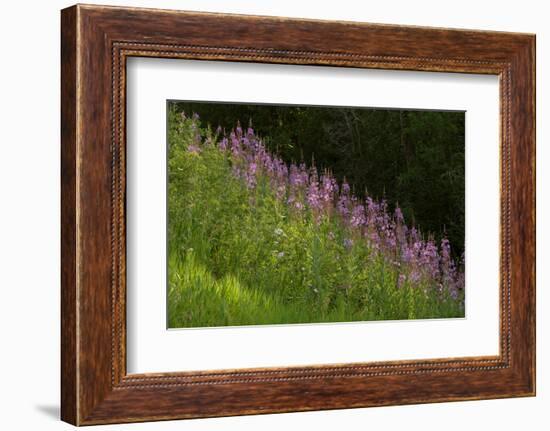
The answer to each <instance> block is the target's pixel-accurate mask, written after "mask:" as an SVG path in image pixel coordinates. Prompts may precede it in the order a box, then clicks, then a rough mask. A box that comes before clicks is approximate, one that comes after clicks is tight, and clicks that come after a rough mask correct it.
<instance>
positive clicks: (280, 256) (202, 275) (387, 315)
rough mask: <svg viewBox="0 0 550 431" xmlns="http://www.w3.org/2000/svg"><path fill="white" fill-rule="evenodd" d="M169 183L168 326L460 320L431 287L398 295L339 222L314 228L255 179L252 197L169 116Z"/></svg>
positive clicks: (214, 153)
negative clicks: (195, 146) (347, 241)
mask: <svg viewBox="0 0 550 431" xmlns="http://www.w3.org/2000/svg"><path fill="white" fill-rule="evenodd" d="M169 126H170V128H169V160H168V166H169V167H168V169H169V174H168V175H169V180H168V200H169V204H168V211H169V214H168V237H169V238H168V241H169V244H168V247H169V258H168V279H169V292H168V317H169V327H171V328H180V327H208V326H228V325H229V326H238V325H258V324H288V323H312V322H342V321H361V320H394V319H419V318H434V317H438V318H441V317H462V316H463V313H464V310H463V307H462V305H461V302H460V301H456V300H452V299H451V298H449V297H445V296H443V295H441V294H438V293H436V291H435V289H433V286H427V285H426V286H415V287H411V286H408V285H406V284H405V285H404V286H401V287H397V277H398V274H397V273H396V271H395V269H394V267H393V266H392V265H390V264H389V263H388V262H386V260H385V259H384V258H382V257H381V256H379V255H378V254H377V253H375V252H373V250H370V249H369V248H368V246H367V243H366V242H365V241H362V240H361V239H360V238H355V239H354V241H353V245H352V246H351V248H346V247H345V246H344V238H349V237H350V232H348V231H347V229H346V227H345V226H343V224H342V223H340V222H339V220H338V219H337V218H336V217H333V218H330V219H323V220H322V221H321V222H320V223H315V222H314V220H313V216H312V215H311V214H309V213H307V212H306V213H305V215H302V216H297V215H296V214H295V213H292V212H290V211H289V209H288V207H287V205H285V204H284V203H282V202H281V201H280V200H279V199H277V198H276V197H275V195H274V193H273V190H272V189H271V186H270V184H269V180H268V179H267V178H265V177H262V176H260V178H259V180H258V186H257V187H256V188H255V189H254V190H249V189H248V188H247V187H246V185H245V184H244V183H243V182H242V181H241V180H239V179H237V178H235V177H234V175H233V174H232V165H231V160H230V157H229V155H228V154H227V153H224V152H221V151H219V150H218V149H217V148H216V146H215V145H200V149H201V151H200V152H198V153H194V152H190V151H188V146H189V145H192V144H194V139H195V137H194V135H195V133H200V134H201V135H202V136H203V137H206V138H208V139H210V140H212V141H214V140H215V139H216V137H215V136H213V135H212V133H211V132H209V131H206V130H200V131H194V130H193V126H192V122H191V121H190V120H184V121H182V120H181V119H180V118H179V117H178V116H176V115H175V114H173V113H171V117H170V121H169Z"/></svg>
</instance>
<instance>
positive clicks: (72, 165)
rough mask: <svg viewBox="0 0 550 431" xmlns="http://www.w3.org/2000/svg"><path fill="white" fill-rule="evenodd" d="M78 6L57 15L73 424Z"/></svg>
mask: <svg viewBox="0 0 550 431" xmlns="http://www.w3.org/2000/svg"><path fill="white" fill-rule="evenodd" d="M78 18H79V17H78V6H72V7H70V8H66V9H63V10H62V11H61V316H62V318H61V420H63V421H65V422H68V423H70V424H73V425H78V423H79V422H80V421H79V408H78V407H79V406H78V404H79V403H78V398H79V395H78V394H79V390H78V389H79V388H78V385H79V379H78V325H77V320H78V295H77V288H78V284H77V280H78V275H77V271H78V269H77V216H78V208H77V205H78V185H77V177H78V173H77V157H78V155H77V147H78V145H77V139H78V124H77V123H78V93H79V89H78V61H79V60H78V39H79V37H78V31H79V25H78Z"/></svg>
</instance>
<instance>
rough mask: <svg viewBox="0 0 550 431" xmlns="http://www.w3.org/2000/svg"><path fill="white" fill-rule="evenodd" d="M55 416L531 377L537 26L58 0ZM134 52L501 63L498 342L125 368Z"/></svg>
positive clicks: (328, 404) (527, 383)
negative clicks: (435, 24) (462, 354)
mask: <svg viewBox="0 0 550 431" xmlns="http://www.w3.org/2000/svg"><path fill="white" fill-rule="evenodd" d="M61 38H62V43H61V45H62V104H61V105H62V154H61V158H62V340H63V341H62V418H63V420H65V421H67V422H70V423H73V424H76V425H87V424H99V423H112V422H136V421H144V420H161V419H175V418H188V417H207V416H221V415H238V414H254V413H272V412H286V411H305V410H317V409H336V408H351V407H365V406H378V405H389V404H411V403H421V402H440V401H448V400H468V399H480V398H502V397H510V396H528V395H534V392H535V172H534V168H535V142H534V139H535V138H534V127H535V125H534V119H535V112H534V97H535V87H534V85H535V76H534V70H535V37H534V36H533V35H525V34H512V33H499V32H481V31H469V30H448V29H433V28H423V27H402V26H389V25H375V24H363V23H351V22H331V21H313V20H296V19H286V18H273V17H252V16H242V15H220V14H205V13H189V12H177V11H162V10H150V9H149V10H148V9H131V8H117V7H101V6H80V5H78V6H74V7H72V8H68V9H65V10H63V11H62V32H61ZM129 56H148V57H165V58H187V59H199V60H205V61H209V60H218V61H244V62H263V63H284V64H306V65H308V64H309V65H332V66H345V67H360V68H380V69H402V70H427V71H445V72H464V73H484V74H495V75H498V76H499V77H500V89H501V91H500V105H501V143H500V145H501V220H500V225H501V264H500V273H501V281H500V300H501V301H500V316H501V326H500V336H501V342H500V354H499V355H498V356H496V357H483V358H479V357H467V358H442V359H432V360H422V361H401V362H395V361H394V362H381V363H363V364H331V365H326V366H304V367H293V368H265V369H246V370H242V369H239V370H222V371H211V370H205V371H202V372H180V373H156V374H140V375H127V374H126V365H125V364H126V349H125V344H126V342H125V336H126V327H125V307H126V304H125V297H126V266H125V265H126V261H125V193H126V184H125V181H126V173H125V154H126V139H125V129H126V127H125V124H126V123H125V121H126V120H125V116H126V112H125V100H126V70H125V67H126V59H127V58H128V57H129Z"/></svg>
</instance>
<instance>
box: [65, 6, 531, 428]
mask: <svg viewBox="0 0 550 431" xmlns="http://www.w3.org/2000/svg"><path fill="white" fill-rule="evenodd" d="M61 18H62V19H61V53H62V55H61V57H62V64H61V73H62V76H61V80H62V81H61V82H62V94H61V118H62V137H61V138H62V148H61V165H62V175H61V176H62V178H61V191H62V196H61V204H62V238H61V243H62V247H61V251H62V286H61V291H62V325H61V332H62V334H61V335H62V337H61V338H62V345H61V352H62V363H61V366H62V373H61V374H62V381H61V397H62V399H61V415H62V419H63V420H64V421H67V422H69V423H72V424H74V425H92V424H105V423H119V422H138V421H153V420H166V419H179V418H197V417H212V416H230V415H242V414H258V413H274V412H289V411H307V410H321V409H341V408H353V407H369V406H382V405H395V404H413V403H430V402H442V401H456V400H475V399H490V398H503V397H517V396H533V395H534V394H535V108H534V106H535V105H534V101H535V36H534V35H530V34H517V33H504V32H488V31H473V30H451V29H440V28H423V27H403V26H392V25H380V24H367V23H355V22H332V21H315V20H299V19H289V18H278V17H256V16H244V15H222V14H213V13H198V12H180V11H168V10H154V9H134V8H121V7H105V6H93V5H77V6H73V7H70V8H68V9H64V10H63V11H62V13H61Z"/></svg>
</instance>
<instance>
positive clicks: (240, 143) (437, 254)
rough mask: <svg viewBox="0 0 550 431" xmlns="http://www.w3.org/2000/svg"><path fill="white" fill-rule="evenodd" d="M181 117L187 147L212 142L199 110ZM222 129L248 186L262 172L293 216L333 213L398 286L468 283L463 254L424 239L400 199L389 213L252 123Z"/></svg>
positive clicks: (452, 287) (223, 144)
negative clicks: (187, 125) (284, 154)
mask: <svg viewBox="0 0 550 431" xmlns="http://www.w3.org/2000/svg"><path fill="white" fill-rule="evenodd" d="M181 117H182V119H183V121H191V130H192V133H193V143H192V144H189V145H188V147H187V150H188V152H189V153H192V154H200V153H201V151H202V150H203V147H206V146H207V145H208V143H207V142H203V141H202V140H201V136H200V134H201V131H200V127H199V116H198V115H196V114H194V115H193V116H192V117H191V119H188V117H186V116H185V114H184V113H182V114H181ZM221 133H222V129H221V128H219V127H218V128H217V129H216V136H215V137H214V139H215V140H218V141H219V142H218V144H217V147H216V148H218V149H219V151H221V152H224V153H225V154H226V155H227V157H228V158H229V160H230V162H231V165H232V174H233V176H234V177H235V178H238V179H240V180H241V181H243V183H244V185H246V186H247V187H248V188H250V189H252V188H255V187H256V186H257V182H258V179H259V178H260V176H262V178H263V177H265V178H266V179H267V180H268V183H269V184H270V186H271V189H272V191H273V193H274V196H275V198H276V199H277V200H279V201H280V202H281V203H282V204H284V205H287V206H288V208H289V210H291V213H292V214H293V216H294V217H304V216H305V214H307V213H308V212H309V213H310V214H312V215H313V220H315V222H316V223H321V221H322V220H323V219H324V218H329V219H331V220H332V219H333V216H334V218H335V222H336V223H341V227H342V229H344V231H345V232H346V238H345V239H344V240H343V246H344V248H345V249H346V250H351V248H352V247H353V244H354V241H364V242H365V244H366V246H367V247H368V248H369V250H370V251H371V253H370V255H369V256H370V257H369V259H370V258H373V257H376V256H378V257H382V258H383V259H384V260H386V261H387V262H388V263H389V264H391V265H393V266H394V267H395V268H396V269H397V270H398V272H399V275H398V277H397V285H398V287H402V286H404V285H405V284H406V285H408V286H411V287H419V286H426V285H431V286H434V288H436V287H438V286H439V289H440V290H443V289H446V290H447V292H448V293H449V294H450V296H451V297H453V298H458V297H459V293H460V292H461V291H462V290H463V289H464V258H463V257H462V259H461V260H460V262H455V260H454V259H453V257H452V254H451V245H450V243H449V241H448V240H447V239H446V238H444V239H442V240H441V243H440V247H439V248H438V246H437V245H436V243H435V242H434V240H433V239H432V238H428V239H427V240H426V239H424V238H423V236H422V235H421V233H420V232H419V231H418V229H417V228H416V227H415V226H410V227H408V226H407V225H406V224H405V219H404V216H403V212H402V211H401V208H399V206H398V205H396V207H395V210H394V211H393V213H390V211H389V209H388V203H387V202H386V201H385V200H380V201H375V200H374V199H373V198H372V197H370V196H368V195H365V196H364V198H362V197H358V196H357V195H354V194H352V191H351V187H350V185H349V184H348V182H347V181H346V180H345V179H344V180H343V181H342V182H341V183H340V184H339V183H338V181H337V180H336V178H335V177H334V176H333V174H332V173H331V172H330V171H324V172H323V173H322V175H321V176H319V173H318V171H317V168H316V167H315V165H314V164H312V166H311V167H310V168H308V167H307V166H306V165H305V163H300V164H295V163H290V164H287V163H285V162H284V161H283V160H282V159H281V158H279V157H277V156H276V155H274V154H273V153H271V152H270V151H268V150H267V149H266V147H265V145H264V144H263V143H262V141H261V139H260V138H259V137H258V136H257V135H256V134H255V132H254V129H253V128H252V127H251V126H249V127H248V128H247V129H246V132H245V133H243V129H242V127H241V126H240V124H238V123H237V126H236V127H235V129H233V130H232V131H231V132H230V133H229V136H228V137H227V136H225V133H224V135H223V136H222V137H221V139H218V136H220V135H221ZM210 147H211V148H212V146H210ZM280 232H282V229H279V228H278V229H276V230H275V232H274V234H275V235H276V236H280V235H282V233H280ZM327 235H328V238H329V239H332V240H334V239H335V238H336V235H335V234H334V232H333V231H330V232H329V233H328V234H327ZM351 238H353V240H352V239H351ZM276 256H277V257H278V258H281V257H283V256H284V252H276ZM426 283H427V284H426Z"/></svg>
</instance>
